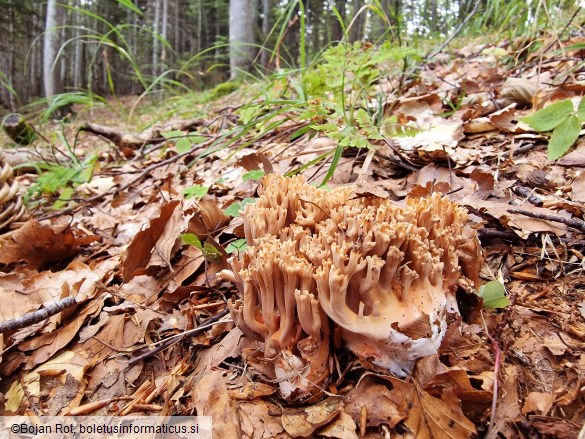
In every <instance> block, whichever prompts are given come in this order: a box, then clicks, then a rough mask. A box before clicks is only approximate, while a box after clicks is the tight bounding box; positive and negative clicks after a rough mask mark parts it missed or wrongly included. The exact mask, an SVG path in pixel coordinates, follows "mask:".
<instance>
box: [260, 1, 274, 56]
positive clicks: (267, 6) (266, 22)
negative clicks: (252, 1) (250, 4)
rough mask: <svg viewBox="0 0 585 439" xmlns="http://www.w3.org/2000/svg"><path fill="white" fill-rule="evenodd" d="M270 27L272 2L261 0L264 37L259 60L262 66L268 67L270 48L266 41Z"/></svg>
mask: <svg viewBox="0 0 585 439" xmlns="http://www.w3.org/2000/svg"><path fill="white" fill-rule="evenodd" d="M271 27H272V2H271V0H262V38H263V39H264V49H263V50H262V54H261V57H260V62H261V63H262V65H263V66H264V67H268V62H269V61H270V49H271V47H270V46H269V43H268V34H269V33H270V28H271Z"/></svg>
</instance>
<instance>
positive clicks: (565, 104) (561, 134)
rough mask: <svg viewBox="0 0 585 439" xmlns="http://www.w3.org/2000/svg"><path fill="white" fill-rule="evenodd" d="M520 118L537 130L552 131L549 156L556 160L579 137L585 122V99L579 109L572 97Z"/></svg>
mask: <svg viewBox="0 0 585 439" xmlns="http://www.w3.org/2000/svg"><path fill="white" fill-rule="evenodd" d="M520 120H521V121H522V122H524V123H527V124H528V125H530V127H531V128H532V129H534V130H536V131H539V132H548V131H552V134H551V136H550V139H549V141H548V158H549V159H551V160H556V159H558V158H559V157H562V156H563V155H564V154H565V153H566V152H567V151H568V150H569V148H571V146H573V144H574V143H575V141H576V140H577V138H578V137H579V132H580V131H581V125H582V124H583V122H585V99H581V101H580V102H579V105H578V107H577V110H575V107H574V105H573V101H572V100H571V99H563V100H561V101H557V102H554V103H552V104H550V105H548V106H546V107H545V108H543V109H541V110H538V111H537V112H536V113H533V114H531V115H529V116H526V117H523V118H521V119H520Z"/></svg>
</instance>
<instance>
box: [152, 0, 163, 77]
mask: <svg viewBox="0 0 585 439" xmlns="http://www.w3.org/2000/svg"><path fill="white" fill-rule="evenodd" d="M160 1H161V0H154V23H153V26H152V28H153V40H152V76H155V77H156V76H158V37H159V35H158V32H159V23H160Z"/></svg>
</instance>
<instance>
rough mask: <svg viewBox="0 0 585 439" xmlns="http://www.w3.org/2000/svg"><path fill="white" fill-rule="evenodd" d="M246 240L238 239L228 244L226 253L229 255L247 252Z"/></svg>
mask: <svg viewBox="0 0 585 439" xmlns="http://www.w3.org/2000/svg"><path fill="white" fill-rule="evenodd" d="M246 247H247V245H246V240H245V239H244V238H241V239H236V240H235V241H232V242H230V243H229V244H228V246H227V247H226V248H225V251H226V252H227V253H229V254H232V253H241V252H245V251H246Z"/></svg>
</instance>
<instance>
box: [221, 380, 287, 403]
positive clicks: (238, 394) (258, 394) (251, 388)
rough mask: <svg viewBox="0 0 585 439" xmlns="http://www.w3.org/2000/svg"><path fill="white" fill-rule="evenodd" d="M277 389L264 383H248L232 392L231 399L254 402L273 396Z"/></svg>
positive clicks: (230, 393)
mask: <svg viewBox="0 0 585 439" xmlns="http://www.w3.org/2000/svg"><path fill="white" fill-rule="evenodd" d="M276 390H277V388H276V387H274V386H271V385H270V384H264V383H246V384H244V385H243V386H242V387H240V388H239V389H236V390H230V391H229V395H230V397H231V398H233V399H235V400H240V401H252V400H254V399H259V398H263V397H265V396H270V395H273V394H274V393H275V392H276Z"/></svg>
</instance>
